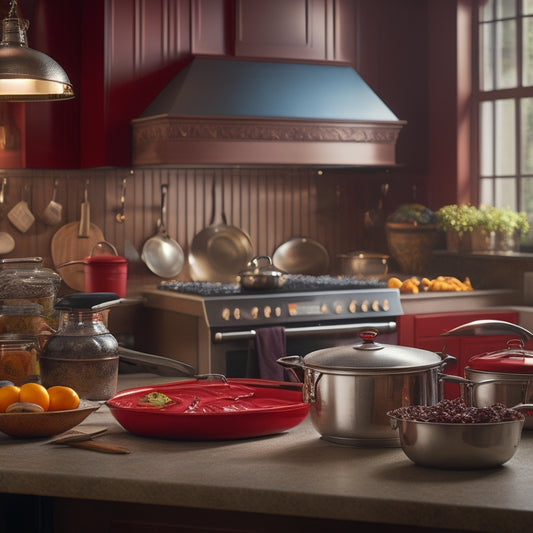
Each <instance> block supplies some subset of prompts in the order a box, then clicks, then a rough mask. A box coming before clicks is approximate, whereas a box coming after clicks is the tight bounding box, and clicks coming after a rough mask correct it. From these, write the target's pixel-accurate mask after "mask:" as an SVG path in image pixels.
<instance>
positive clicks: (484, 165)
mask: <svg viewBox="0 0 533 533" xmlns="http://www.w3.org/2000/svg"><path fill="white" fill-rule="evenodd" d="M493 109H494V103H493V102H482V103H481V113H480V115H481V120H480V122H481V123H480V125H479V129H480V141H481V142H480V152H481V153H480V161H479V164H480V168H481V175H482V176H493V175H494V165H493V152H494V128H493Z"/></svg>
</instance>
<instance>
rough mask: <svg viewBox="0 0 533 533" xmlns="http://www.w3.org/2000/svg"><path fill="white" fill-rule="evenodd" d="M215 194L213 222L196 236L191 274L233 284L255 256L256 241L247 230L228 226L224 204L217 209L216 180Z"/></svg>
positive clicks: (192, 249)
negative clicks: (254, 241)
mask: <svg viewBox="0 0 533 533" xmlns="http://www.w3.org/2000/svg"><path fill="white" fill-rule="evenodd" d="M212 196H213V213H212V216H211V222H210V224H209V226H208V227H206V228H204V229H203V230H202V231H200V232H199V233H197V234H196V235H195V236H194V239H193V241H192V243H191V248H190V251H189V265H190V272H191V277H192V279H193V280H194V281H220V282H226V283H233V282H235V281H236V280H237V275H238V273H239V272H241V271H242V270H243V269H244V268H246V266H247V265H248V263H249V262H250V260H251V259H252V257H253V255H254V253H253V246H252V241H251V239H250V237H249V236H248V235H247V234H246V233H245V232H244V231H242V230H240V229H239V228H236V227H235V226H230V225H228V223H227V221H226V215H225V213H224V209H223V206H222V209H221V210H220V211H219V210H217V208H216V188H215V182H213V188H212ZM222 203H223V202H222Z"/></svg>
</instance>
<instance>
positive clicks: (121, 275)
mask: <svg viewBox="0 0 533 533" xmlns="http://www.w3.org/2000/svg"><path fill="white" fill-rule="evenodd" d="M102 245H106V246H108V247H109V248H111V250H112V251H113V254H98V255H95V253H94V252H95V250H96V249H97V248H99V247H101V246H102ZM83 265H84V266H83V270H84V273H85V292H114V293H115V294H116V295H117V296H119V297H120V298H125V297H126V287H127V281H128V262H127V261H126V259H125V258H124V257H121V256H120V255H118V253H117V250H116V248H115V247H114V246H113V245H112V244H110V243H108V242H106V241H102V242H99V243H98V244H96V246H95V247H94V248H93V251H92V253H91V255H90V256H89V257H86V258H85V259H84V260H83Z"/></svg>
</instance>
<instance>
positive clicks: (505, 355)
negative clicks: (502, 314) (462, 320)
mask: <svg viewBox="0 0 533 533" xmlns="http://www.w3.org/2000/svg"><path fill="white" fill-rule="evenodd" d="M442 335H448V336H461V335H470V336H477V335H481V336H495V335H515V337H513V338H511V339H510V340H509V341H507V348H504V349H502V350H498V351H494V352H485V353H481V354H479V355H475V356H474V357H472V358H470V359H469V361H468V363H467V365H466V369H467V370H468V369H471V370H478V371H480V372H498V373H506V374H533V353H532V352H530V351H529V350H526V349H525V348H524V346H525V345H526V343H527V342H529V341H531V340H532V339H533V333H531V332H530V331H529V330H527V329H526V328H523V327H522V326H519V325H518V324H513V323H511V322H506V321H504V320H474V321H473V322H468V323H466V324H462V325H460V326H458V327H456V328H453V329H451V330H450V331H447V332H445V333H442Z"/></svg>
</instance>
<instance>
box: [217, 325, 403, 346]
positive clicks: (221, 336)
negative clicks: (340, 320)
mask: <svg viewBox="0 0 533 533" xmlns="http://www.w3.org/2000/svg"><path fill="white" fill-rule="evenodd" d="M372 328H374V329H377V330H378V331H379V332H380V333H393V332H395V331H396V322H359V323H357V324H334V325H328V326H306V327H301V328H285V335H286V336H287V337H298V336H301V335H306V336H309V335H324V334H328V333H345V332H353V333H354V334H355V333H357V332H359V331H363V330H365V329H372ZM255 335H256V333H255V329H250V330H247V331H226V332H222V331H218V332H216V333H215V335H214V336H213V342H215V343H216V344H220V343H222V342H225V341H233V340H243V339H254V338H255Z"/></svg>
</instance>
